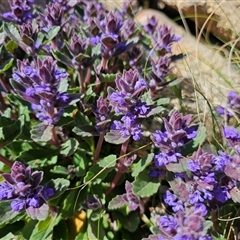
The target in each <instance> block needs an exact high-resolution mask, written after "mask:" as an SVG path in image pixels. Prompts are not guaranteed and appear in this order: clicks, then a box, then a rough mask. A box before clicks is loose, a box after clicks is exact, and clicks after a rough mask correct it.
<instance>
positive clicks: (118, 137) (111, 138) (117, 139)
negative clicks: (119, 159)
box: [104, 130, 130, 145]
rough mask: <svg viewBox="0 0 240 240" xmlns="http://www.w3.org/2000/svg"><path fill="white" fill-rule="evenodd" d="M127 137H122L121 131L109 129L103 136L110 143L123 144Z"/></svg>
mask: <svg viewBox="0 0 240 240" xmlns="http://www.w3.org/2000/svg"><path fill="white" fill-rule="evenodd" d="M129 138H130V136H129V137H127V138H126V137H123V136H122V133H121V131H119V130H110V132H107V134H106V135H105V136H104V139H105V141H106V142H108V143H112V144H117V145H118V144H123V143H125V142H126V141H127V140H128V139H129Z"/></svg>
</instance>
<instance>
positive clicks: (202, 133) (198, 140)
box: [193, 125, 207, 148]
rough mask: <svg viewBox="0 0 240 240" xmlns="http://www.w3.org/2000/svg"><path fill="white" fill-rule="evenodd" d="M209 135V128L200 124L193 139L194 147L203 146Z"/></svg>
mask: <svg viewBox="0 0 240 240" xmlns="http://www.w3.org/2000/svg"><path fill="white" fill-rule="evenodd" d="M206 137H207V129H206V127H204V126H203V125H200V126H199V128H198V134H197V136H196V137H195V138H194V139H193V147H194V148H197V147H198V146H201V145H202V144H203V143H204V141H205V140H206Z"/></svg>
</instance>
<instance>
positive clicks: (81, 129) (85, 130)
mask: <svg viewBox="0 0 240 240" xmlns="http://www.w3.org/2000/svg"><path fill="white" fill-rule="evenodd" d="M73 132H74V133H76V134H77V135H78V136H81V137H93V136H99V133H98V132H97V130H96V128H95V127H94V126H90V125H82V126H78V127H74V128H73Z"/></svg>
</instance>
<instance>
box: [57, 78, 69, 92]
mask: <svg viewBox="0 0 240 240" xmlns="http://www.w3.org/2000/svg"><path fill="white" fill-rule="evenodd" d="M68 85H69V84H68V79H67V78H65V79H63V80H61V81H60V83H59V85H58V91H59V92H60V93H62V92H67V90H68Z"/></svg>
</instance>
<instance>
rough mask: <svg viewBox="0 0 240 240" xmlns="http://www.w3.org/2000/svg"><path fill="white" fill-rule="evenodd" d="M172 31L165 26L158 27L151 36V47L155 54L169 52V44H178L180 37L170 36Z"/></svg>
mask: <svg viewBox="0 0 240 240" xmlns="http://www.w3.org/2000/svg"><path fill="white" fill-rule="evenodd" d="M171 31H172V29H171V28H168V27H167V25H165V24H163V25H160V26H159V27H158V28H157V29H156V31H155V34H154V35H153V38H152V45H153V47H154V50H156V51H157V52H162V51H164V52H171V44H172V43H173V42H178V41H179V40H180V37H176V36H175V35H174V34H171Z"/></svg>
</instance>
